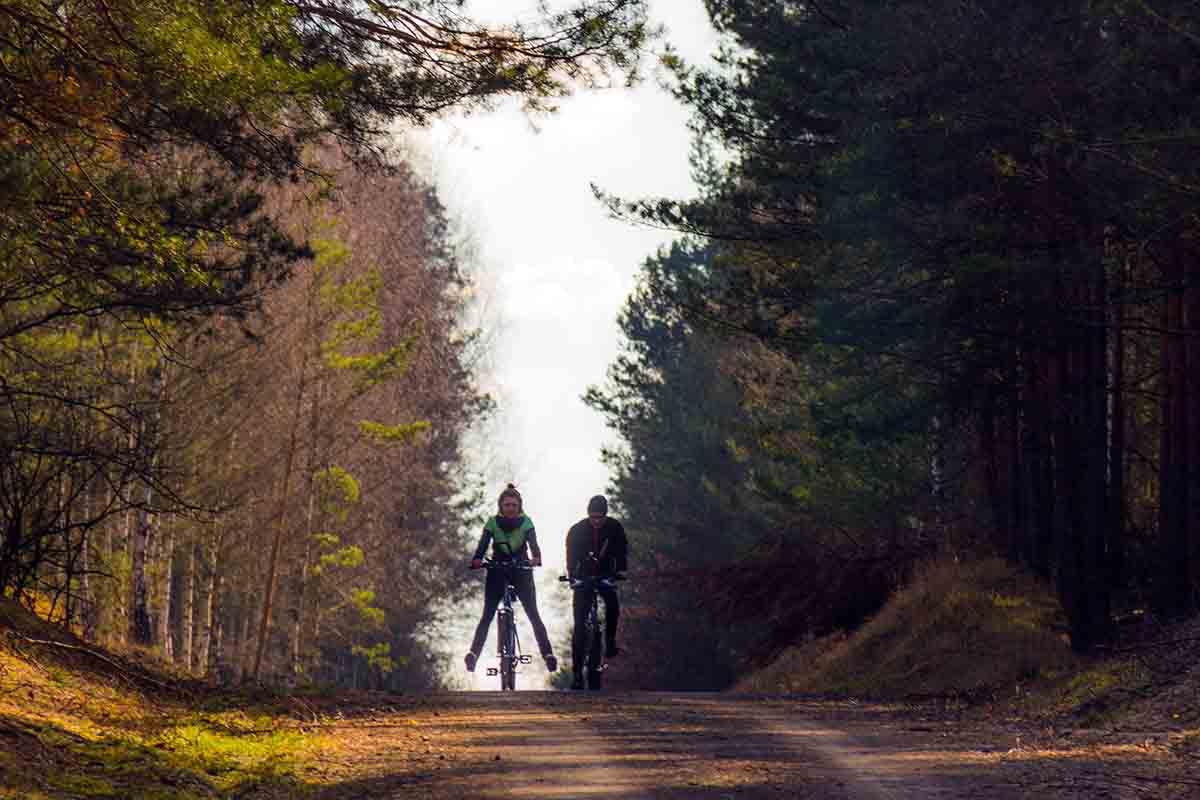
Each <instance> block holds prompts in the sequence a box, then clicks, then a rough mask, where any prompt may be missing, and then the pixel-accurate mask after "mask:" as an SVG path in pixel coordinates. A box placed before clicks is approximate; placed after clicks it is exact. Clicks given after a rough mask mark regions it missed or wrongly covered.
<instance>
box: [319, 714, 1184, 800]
mask: <svg viewBox="0 0 1200 800" xmlns="http://www.w3.org/2000/svg"><path fill="white" fill-rule="evenodd" d="M323 727H327V728H330V732H331V733H332V734H333V736H332V738H333V741H334V742H336V751H337V752H336V753H335V754H334V755H332V756H331V757H330V758H328V759H326V762H325V764H324V765H323V766H322V768H321V771H322V772H323V773H324V774H323V775H322V776H321V778H322V780H321V782H322V783H325V784H326V785H327V788H326V789H324V790H323V791H322V792H320V793H318V795H317V796H318V797H319V798H321V800H342V799H343V798H373V799H374V798H379V799H380V800H383V799H384V798H387V799H388V800H390V799H391V798H396V799H397V800H399V798H449V799H451V800H454V799H457V798H596V799H600V798H611V799H612V800H616V798H655V799H656V800H683V798H688V799H689V800H691V799H693V798H697V799H699V800H706V799H710V798H711V799H713V800H715V799H716V798H739V799H741V798H783V797H787V798H804V799H805V800H844V799H846V798H854V799H856V800H916V799H917V798H928V799H931V800H939V799H941V798H973V799H978V800H1016V798H1039V797H1047V798H1068V799H1069V800H1082V798H1088V800H1102V799H1103V798H1126V797H1130V798H1134V797H1136V798H1145V797H1172V798H1174V797H1184V796H1191V795H1189V794H1186V793H1184V794H1180V793H1179V792H1180V791H1181V785H1180V784H1172V783H1171V782H1170V781H1169V779H1168V778H1167V777H1165V776H1171V775H1186V774H1188V773H1189V770H1188V769H1186V767H1185V765H1181V764H1178V763H1174V760H1173V759H1176V757H1175V756H1172V755H1171V754H1170V752H1169V750H1168V748H1166V747H1164V746H1163V745H1164V744H1165V743H1164V742H1162V741H1160V740H1156V739H1154V738H1153V737H1149V738H1148V737H1147V736H1145V735H1143V734H1140V733H1137V732H1120V731H1081V730H1074V731H1051V730H1044V731H1033V730H1029V729H1027V728H1022V727H1021V726H1019V725H1016V724H1011V723H1010V724H1003V723H995V724H981V723H979V722H975V723H972V724H970V725H965V724H963V723H961V721H959V720H958V719H957V718H956V715H955V714H953V713H947V712H945V711H941V712H939V711H936V710H933V709H924V710H922V709H920V708H916V707H911V706H906V707H889V706H874V705H866V704H856V703H845V704H838V703H825V702H813V701H804V700H797V699H762V698H746V697H738V696H735V695H724V694H721V695H715V694H664V693H623V692H612V693H609V692H605V693H599V694H586V693H566V692H517V693H515V694H501V693H499V692H475V693H466V692H464V693H454V694H441V695H429V696H422V697H412V698H399V699H396V700H392V701H388V702H387V703H384V704H376V705H375V706H373V707H362V708H357V709H350V710H349V711H348V713H346V712H344V715H343V717H342V718H341V719H340V720H338V721H335V722H333V723H331V724H328V725H325V726H323ZM1181 768H1182V771H1180V770H1181ZM314 777H315V776H314ZM1183 791H1184V792H1186V791H1187V790H1186V789H1184V790H1183Z"/></svg>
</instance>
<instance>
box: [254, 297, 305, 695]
mask: <svg viewBox="0 0 1200 800" xmlns="http://www.w3.org/2000/svg"><path fill="white" fill-rule="evenodd" d="M313 303H314V298H313V297H312V292H310V293H309V301H308V318H309V320H310V323H309V325H310V327H311V319H312V313H313ZM302 347H303V350H302V355H301V358H300V375H299V377H298V378H297V380H296V395H295V402H294V403H293V407H292V419H291V431H290V432H289V434H288V447H287V453H286V455H285V456H284V463H283V478H282V480H281V484H282V485H281V487H280V493H279V508H278V510H277V511H276V512H275V515H274V521H275V524H274V526H273V527H274V533H275V535H274V537H273V538H272V540H271V557H270V560H269V561H268V563H267V576H266V581H265V584H266V585H265V589H266V592H265V594H264V595H263V608H262V618H261V620H260V622H259V626H258V647H257V649H256V650H255V653H254V667H253V669H252V670H251V676H252V677H253V679H254V680H258V678H259V674H260V670H261V668H262V659H263V652H264V651H265V650H266V647H267V638H268V635H269V633H270V627H271V611H272V607H273V604H274V602H275V587H276V584H277V583H278V580H279V551H280V548H281V547H282V545H283V535H284V533H285V532H286V531H287V526H288V514H287V512H288V506H289V505H290V501H291V498H290V494H291V486H292V471H293V467H294V465H295V461H296V450H297V449H298V447H299V444H298V440H299V435H300V416H301V413H302V411H303V407H304V396H305V393H306V391H307V388H308V387H307V382H308V359H309V355H308V353H309V348H308V346H307V342H305V343H304V344H303V345H302Z"/></svg>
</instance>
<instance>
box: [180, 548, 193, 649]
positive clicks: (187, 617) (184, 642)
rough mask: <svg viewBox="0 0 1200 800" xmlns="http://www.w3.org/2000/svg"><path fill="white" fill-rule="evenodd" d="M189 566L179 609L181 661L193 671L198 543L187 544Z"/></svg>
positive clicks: (185, 573)
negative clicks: (181, 605) (181, 606)
mask: <svg viewBox="0 0 1200 800" xmlns="http://www.w3.org/2000/svg"><path fill="white" fill-rule="evenodd" d="M186 547H187V567H186V568H185V569H184V573H183V608H181V609H179V621H180V631H179V647H180V650H181V652H180V653H179V663H181V664H183V667H184V669H186V670H187V671H188V672H191V671H192V669H193V664H192V652H193V648H192V637H193V636H194V635H195V630H196V626H195V615H196V547H197V545H196V543H195V542H188V543H187V545H186Z"/></svg>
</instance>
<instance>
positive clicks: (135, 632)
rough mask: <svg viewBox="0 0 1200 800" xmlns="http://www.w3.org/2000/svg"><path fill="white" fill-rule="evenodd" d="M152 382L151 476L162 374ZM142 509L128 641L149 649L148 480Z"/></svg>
mask: <svg viewBox="0 0 1200 800" xmlns="http://www.w3.org/2000/svg"><path fill="white" fill-rule="evenodd" d="M151 376H152V381H153V387H154V390H153V395H152V396H153V398H154V403H155V405H154V407H153V408H152V409H151V410H150V418H149V420H147V421H146V422H145V424H144V426H143V436H142V438H143V441H142V447H143V448H148V449H149V450H150V455H149V458H148V459H147V462H146V463H147V464H148V465H149V467H148V468H149V470H150V471H151V472H153V469H154V464H155V463H156V462H157V460H158V459H157V449H158V415H159V407H158V400H159V398H160V397H161V395H162V371H161V369H159V368H155V369H152V370H151ZM145 488H146V497H145V505H144V506H143V507H142V508H139V509H138V510H137V515H136V516H137V523H136V525H135V531H134V535H133V542H132V547H133V576H132V582H133V607H132V608H131V609H130V617H131V618H130V623H131V624H130V631H129V633H130V637H131V639H132V640H133V642H134V643H135V644H141V645H149V644H152V643H153V641H154V636H153V630H152V629H151V627H150V608H149V591H148V587H147V585H146V550H147V548H148V545H149V543H150V539H151V536H152V534H153V526H154V524H155V523H156V521H157V520H156V517H155V515H154V514H153V513H151V508H152V507H153V504H154V486H153V484H152V483H151V482H150V479H149V476H147V480H146V487H145Z"/></svg>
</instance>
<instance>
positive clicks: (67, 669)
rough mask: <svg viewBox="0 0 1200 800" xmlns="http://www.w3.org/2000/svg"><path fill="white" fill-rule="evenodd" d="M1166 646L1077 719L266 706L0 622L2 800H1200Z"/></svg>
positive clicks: (678, 701)
mask: <svg viewBox="0 0 1200 800" xmlns="http://www.w3.org/2000/svg"><path fill="white" fill-rule="evenodd" d="M1156 636H1157V637H1160V638H1156V639H1155V640H1154V641H1153V642H1147V643H1146V645H1147V646H1145V647H1141V646H1133V645H1130V647H1134V648H1135V649H1133V650H1130V651H1129V652H1128V653H1122V654H1116V655H1120V656H1121V657H1122V658H1125V657H1131V658H1134V659H1136V660H1137V661H1138V663H1140V664H1142V665H1143V669H1141V671H1140V672H1137V673H1136V674H1137V675H1140V676H1141V677H1140V678H1139V679H1138V682H1136V683H1132V684H1131V683H1129V682H1128V681H1126V682H1125V683H1114V684H1112V685H1111V686H1108V687H1106V688H1103V690H1096V687H1098V686H1099V685H1100V682H1098V681H1097V680H1096V679H1095V678H1094V676H1093V677H1092V678H1089V679H1088V681H1086V682H1085V683H1086V685H1087V686H1089V687H1091V688H1090V689H1089V690H1088V693H1087V695H1088V696H1087V697H1086V698H1085V699H1084V700H1083V701H1082V702H1076V701H1075V700H1077V699H1078V697H1079V696H1080V695H1079V692H1078V689H1077V688H1076V689H1072V690H1071V691H1072V692H1073V693H1074V694H1073V695H1072V697H1073V698H1075V700H1073V705H1072V706H1071V708H1070V710H1067V711H1064V710H1063V709H1062V708H1059V707H1056V706H1055V705H1054V704H1053V703H1050V702H1047V701H1046V699H1045V698H1042V700H1040V701H1038V702H1030V703H1013V702H1004V703H1001V702H996V701H994V700H991V699H986V698H985V699H980V698H962V699H957V700H948V699H940V700H939V699H927V700H924V701H921V702H915V701H906V702H890V703H882V702H879V703H869V702H860V701H852V700H830V699H819V698H815V697H802V696H799V695H788V696H780V695H775V696H764V695H756V694H738V693H720V694H704V693H687V694H683V693H659V692H623V691H611V692H610V691H605V692H600V693H571V692H550V691H521V692H517V693H499V692H470V693H468V692H461V693H443V694H428V695H396V694H386V693H355V694H339V695H327V696H299V695H292V696H274V695H262V694H260V695H253V694H246V693H239V694H231V693H226V692H218V691H216V690H214V689H212V688H210V687H206V686H203V685H201V684H199V683H194V682H187V681H181V680H178V679H177V678H171V677H170V676H168V675H167V674H166V673H164V672H162V671H158V670H155V669H152V668H151V667H150V666H149V665H148V664H147V663H145V662H142V661H139V660H136V659H133V658H131V657H129V656H118V655H116V654H112V653H107V652H104V651H100V650H98V649H95V648H92V647H90V646H87V645H84V644H83V643H81V642H79V641H78V640H75V639H73V638H71V637H70V636H69V635H68V634H65V633H63V632H62V631H61V630H60V629H57V628H54V627H53V626H48V625H44V624H42V623H39V622H37V621H36V620H33V619H32V618H29V617H27V616H25V615H23V612H20V611H19V610H17V609H15V607H13V606H12V605H11V604H6V603H4V602H3V601H0V798H14V799H15V798H22V799H24V798H31V800H37V798H53V799H54V800H58V799H59V798H93V797H110V798H218V797H220V798H224V797H228V798H263V799H264V800H265V799H266V798H298V797H309V798H317V800H349V798H448V799H449V800H457V799H460V798H499V797H509V798H521V797H528V798H563V797H571V798H613V799H614V800H615V798H638V797H643V798H661V799H663V800H683V798H689V799H690V798H699V799H700V800H716V799H717V798H768V797H770V798H775V797H796V798H805V799H807V800H843V799H844V798H870V799H872V800H876V799H879V798H891V799H892V800H907V799H908V798H978V799H979V800H1015V799H1016V798H1031V797H1032V798H1038V797H1053V798H1064V799H1065V800H1084V798H1087V799H1088V800H1092V799H1093V798H1105V799H1109V800H1117V799H1118V798H1120V799H1124V798H1130V799H1133V798H1156V800H1157V799H1163V800H1166V799H1169V800H1183V798H1197V797H1200V767H1198V765H1200V694H1198V692H1200V658H1198V657H1197V656H1198V655H1200V653H1198V652H1197V650H1196V643H1197V642H1200V620H1194V621H1193V622H1191V623H1189V624H1188V625H1186V626H1179V627H1176V628H1172V629H1161V630H1157V631H1156ZM1162 637H1166V638H1162ZM1112 663H1126V662H1124V661H1119V662H1112ZM1147 665H1148V666H1147ZM1093 672H1095V673H1097V674H1106V675H1107V674H1114V673H1112V671H1111V670H1109V671H1105V670H1103V669H1101V667H1100V666H1095V667H1093ZM1147 675H1148V676H1149V677H1148V678H1147V677H1146V676H1147ZM534 679H535V678H534V676H533V675H530V676H529V677H528V680H529V681H532V680H534ZM537 679H540V675H539V676H538V678H537Z"/></svg>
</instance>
